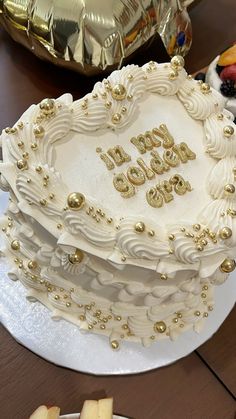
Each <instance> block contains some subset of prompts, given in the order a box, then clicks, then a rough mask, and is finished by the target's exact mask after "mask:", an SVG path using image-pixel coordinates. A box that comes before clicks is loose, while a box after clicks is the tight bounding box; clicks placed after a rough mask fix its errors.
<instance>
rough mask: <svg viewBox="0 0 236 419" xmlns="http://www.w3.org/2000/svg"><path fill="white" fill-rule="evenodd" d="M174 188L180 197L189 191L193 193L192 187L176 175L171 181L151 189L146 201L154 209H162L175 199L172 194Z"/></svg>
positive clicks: (147, 193)
mask: <svg viewBox="0 0 236 419" xmlns="http://www.w3.org/2000/svg"><path fill="white" fill-rule="evenodd" d="M173 187H174V192H175V193H177V194H178V195H184V194H185V193H186V192H187V191H191V190H192V188H191V185H190V183H189V182H188V181H185V180H184V178H183V177H182V176H181V175H179V174H175V175H174V176H172V177H171V178H170V179H169V180H164V181H162V182H159V183H158V184H157V185H156V186H154V187H152V188H150V189H149V190H148V191H147V192H146V199H147V202H148V203H149V205H151V207H154V208H160V207H162V206H163V205H164V203H169V202H171V201H172V200H173V199H174V196H173V194H172V193H171V192H172V190H173Z"/></svg>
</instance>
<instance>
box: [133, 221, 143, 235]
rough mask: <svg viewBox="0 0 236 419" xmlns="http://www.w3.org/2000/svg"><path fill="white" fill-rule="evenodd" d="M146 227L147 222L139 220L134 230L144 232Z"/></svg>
mask: <svg viewBox="0 0 236 419" xmlns="http://www.w3.org/2000/svg"><path fill="white" fill-rule="evenodd" d="M145 228H146V227H145V224H144V223H143V222H142V221H138V222H137V223H136V224H135V225H134V230H135V231H136V233H143V232H144V231H145Z"/></svg>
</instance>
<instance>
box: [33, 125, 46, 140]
mask: <svg viewBox="0 0 236 419" xmlns="http://www.w3.org/2000/svg"><path fill="white" fill-rule="evenodd" d="M33 133H34V135H35V137H36V138H43V136H44V134H45V130H44V128H43V127H42V125H35V126H34V129H33Z"/></svg>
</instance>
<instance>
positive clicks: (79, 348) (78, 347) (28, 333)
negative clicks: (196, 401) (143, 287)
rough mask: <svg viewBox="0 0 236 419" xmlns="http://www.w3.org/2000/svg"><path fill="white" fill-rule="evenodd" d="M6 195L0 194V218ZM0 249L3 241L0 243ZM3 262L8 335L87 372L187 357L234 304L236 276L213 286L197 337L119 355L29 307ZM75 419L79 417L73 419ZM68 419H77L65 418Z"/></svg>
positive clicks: (127, 348)
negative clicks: (211, 304) (210, 303)
mask: <svg viewBox="0 0 236 419" xmlns="http://www.w3.org/2000/svg"><path fill="white" fill-rule="evenodd" d="M7 198H8V197H7V194H0V214H1V213H3V212H4V208H5V207H6V202H7ZM0 245H2V243H1V242H0ZM8 272H9V266H8V264H7V260H6V259H5V258H4V256H2V257H1V258H0V320H1V322H2V324H3V325H4V326H5V327H6V329H7V330H8V331H9V332H10V333H11V334H12V336H13V337H14V338H15V339H16V340H17V341H18V342H19V343H21V344H22V345H24V346H25V347H26V348H28V349H30V350H31V351H33V352H35V353H36V354H38V355H40V356H41V357H43V358H45V359H46V360H48V361H50V362H53V363H55V364H57V365H61V366H63V367H67V368H71V369H74V370H77V371H81V372H85V373H90V374H98V375H102V374H110V375H113V374H114V375H115V374H117V375H118V374H134V373H139V372H143V371H148V370H152V369H154V368H159V367H162V366H165V365H168V364H170V363H173V362H175V361H177V360H178V359H180V358H182V357H184V356H186V355H188V354H190V353H191V352H193V351H194V350H195V349H197V348H198V347H199V346H200V345H202V344H203V343H204V342H206V341H207V340H208V339H209V338H210V337H211V336H212V335H213V334H214V333H215V332H216V331H217V329H218V328H219V327H220V325H221V324H222V323H223V321H224V320H225V318H226V317H227V316H228V314H229V312H230V311H231V310H232V308H233V306H234V304H235V300H236V272H234V273H233V274H231V275H230V277H229V278H228V280H227V281H226V282H225V283H224V284H222V285H220V286H217V287H216V288H215V307H216V309H215V310H213V311H212V312H211V313H210V316H209V317H208V319H207V321H206V322H205V326H204V329H203V330H202V332H201V333H200V334H197V333H196V332H194V331H193V330H189V331H187V332H185V333H183V334H182V335H180V336H179V337H178V339H177V340H176V341H174V342H173V341H171V340H169V339H165V340H161V341H159V342H155V343H153V345H152V346H151V347H149V348H144V347H142V346H141V345H140V344H135V343H131V342H123V344H122V346H121V348H120V350H119V351H113V350H112V349H111V348H110V345H109V342H108V338H107V337H105V336H101V335H95V334H92V333H87V332H81V331H80V330H79V328H78V327H77V326H75V325H73V324H72V323H69V322H67V321H66V320H59V321H55V320H52V319H51V313H50V311H49V310H48V309H47V308H46V307H44V306H43V305H42V304H40V303H38V302H36V303H29V301H27V300H26V293H27V291H26V289H25V288H24V286H23V285H22V284H21V283H20V282H19V281H17V282H13V281H12V280H10V279H9V277H8ZM77 417H78V415H77ZM64 418H68V419H72V418H76V416H71V415H69V416H68V415H67V416H65V417H64Z"/></svg>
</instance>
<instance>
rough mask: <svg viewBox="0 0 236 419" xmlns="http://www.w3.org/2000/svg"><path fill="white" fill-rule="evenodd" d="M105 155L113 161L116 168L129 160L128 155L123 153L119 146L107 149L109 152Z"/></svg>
mask: <svg viewBox="0 0 236 419" xmlns="http://www.w3.org/2000/svg"><path fill="white" fill-rule="evenodd" d="M107 153H108V154H109V156H110V157H111V158H112V159H113V160H114V162H115V164H116V165H117V166H121V165H122V164H123V163H125V162H127V161H130V160H131V157H130V155H129V154H127V153H126V152H125V150H124V149H123V147H121V145H117V146H115V147H113V148H109V150H107Z"/></svg>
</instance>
